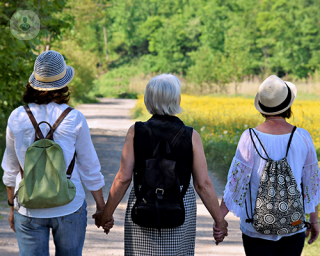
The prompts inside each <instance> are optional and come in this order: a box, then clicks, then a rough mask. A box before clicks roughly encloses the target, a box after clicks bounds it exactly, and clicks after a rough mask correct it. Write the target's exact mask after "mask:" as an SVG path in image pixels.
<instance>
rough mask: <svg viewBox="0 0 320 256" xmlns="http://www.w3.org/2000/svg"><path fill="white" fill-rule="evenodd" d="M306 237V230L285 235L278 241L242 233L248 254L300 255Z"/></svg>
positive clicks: (266, 255) (248, 255)
mask: <svg viewBox="0 0 320 256" xmlns="http://www.w3.org/2000/svg"><path fill="white" fill-rule="evenodd" d="M305 238H306V234H305V232H301V233H298V234H295V235H292V236H287V237H283V238H281V239H280V240H278V241H270V240H265V239H261V238H253V237H250V236H247V235H245V234H242V241H243V246H244V251H245V252H246V256H300V255H301V253H302V249H303V246H304V240H305Z"/></svg>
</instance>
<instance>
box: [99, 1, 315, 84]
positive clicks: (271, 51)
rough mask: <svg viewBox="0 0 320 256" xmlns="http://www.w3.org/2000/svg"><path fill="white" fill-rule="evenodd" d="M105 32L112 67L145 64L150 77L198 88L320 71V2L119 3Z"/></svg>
mask: <svg viewBox="0 0 320 256" xmlns="http://www.w3.org/2000/svg"><path fill="white" fill-rule="evenodd" d="M104 26H105V27H106V34H107V38H108V51H109V55H110V56H109V58H110V59H112V60H117V61H116V62H114V63H113V64H118V65H122V64H123V63H124V62H126V61H132V59H134V58H139V59H140V62H139V65H141V66H142V68H143V70H144V72H145V73H147V72H159V71H161V72H175V73H178V74H182V75H184V76H186V77H187V78H188V79H189V80H190V81H192V82H194V83H196V84H198V85H200V86H201V85H202V84H208V83H209V84H210V83H214V84H216V85H218V86H219V85H221V86H222V85H224V84H226V83H230V82H240V81H242V79H243V78H244V77H246V76H249V75H261V76H262V77H265V76H266V75H269V74H271V73H272V74H278V75H279V76H281V77H283V76H291V77H292V78H296V79H297V78H304V77H307V76H308V75H309V74H313V73H314V71H315V70H317V69H319V64H320V34H319V29H320V0H309V1H306V0H291V1H286V0H162V1H158V0H114V1H109V3H108V6H107V7H106V20H105V25H104ZM101 34H102V33H101ZM101 42H103V41H102V40H101ZM111 67H112V66H111Z"/></svg>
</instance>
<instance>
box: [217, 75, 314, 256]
mask: <svg viewBox="0 0 320 256" xmlns="http://www.w3.org/2000/svg"><path fill="white" fill-rule="evenodd" d="M296 96H297V88H296V86H295V85H294V84H292V83H290V82H286V81H283V80H282V79H280V78H279V77H277V76H275V75H272V76H270V77H268V78H267V79H266V80H265V81H264V82H263V83H262V84H261V85H260V87H259V90H258V93H257V95H256V97H255V101H254V105H255V107H256V109H257V110H258V111H259V112H260V113H261V115H262V116H263V117H264V118H265V121H264V122H263V123H262V124H260V125H258V126H257V127H255V128H253V129H248V130H246V131H244V132H243V134H242V136H241V138H240V141H239V143H238V148H237V150H236V153H235V157H234V159H233V161H232V163H231V166H230V170H229V174H228V181H227V184H226V187H225V191H224V196H223V200H222V203H221V206H220V208H221V211H222V213H223V215H224V216H225V215H226V214H227V213H228V212H229V211H232V212H233V213H234V214H235V215H236V216H238V217H240V229H241V231H242V239H243V245H244V250H245V253H246V255H247V256H251V255H259V256H277V255H279V256H280V255H281V256H298V255H301V253H302V249H303V247H304V241H305V238H306V237H308V236H310V238H309V241H308V243H309V244H311V243H313V242H314V241H315V240H316V239H317V237H318V236H319V221H318V204H319V202H320V170H319V164H318V159H317V153H316V150H315V148H314V145H313V142H312V138H311V136H310V134H309V132H308V131H307V130H305V129H302V128H297V127H295V126H293V125H291V124H290V123H288V122H287V120H286V119H289V118H290V117H291V116H292V110H291V106H292V104H293V103H294V100H295V98H296ZM305 213H309V214H310V219H309V221H310V223H306V220H305ZM214 236H215V238H216V239H219V237H220V232H219V230H217V229H215V232H214Z"/></svg>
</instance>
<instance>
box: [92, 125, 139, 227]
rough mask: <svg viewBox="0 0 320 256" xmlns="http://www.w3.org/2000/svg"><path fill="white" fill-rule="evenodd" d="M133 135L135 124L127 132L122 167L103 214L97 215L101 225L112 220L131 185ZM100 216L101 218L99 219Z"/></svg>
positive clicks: (113, 184) (97, 220)
mask: <svg viewBox="0 0 320 256" xmlns="http://www.w3.org/2000/svg"><path fill="white" fill-rule="evenodd" d="M133 137H134V125H133V126H131V127H130V129H129V131H128V133H127V137H126V140H125V142H124V146H123V150H122V155H121V162H120V169H119V171H118V173H117V175H116V177H115V179H114V181H113V183H112V187H111V190H110V193H109V197H108V200H107V203H106V205H105V207H104V209H103V211H102V214H101V216H99V215H96V216H95V218H96V223H97V222H98V224H99V225H101V226H103V225H104V224H105V223H106V222H109V221H111V220H112V215H113V213H114V211H115V209H116V208H117V206H118V204H119V203H120V202H121V200H122V198H123V196H124V194H125V193H126V191H127V189H128V187H129V186H130V183H131V180H132V171H133V167H134V149H133ZM99 218H101V219H100V220H99ZM99 225H98V226H99Z"/></svg>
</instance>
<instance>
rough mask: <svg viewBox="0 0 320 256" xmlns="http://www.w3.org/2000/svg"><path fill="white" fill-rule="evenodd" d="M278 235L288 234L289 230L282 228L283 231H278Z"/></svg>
mask: <svg viewBox="0 0 320 256" xmlns="http://www.w3.org/2000/svg"><path fill="white" fill-rule="evenodd" d="M277 234H278V235H285V234H288V230H287V229H286V228H282V229H280V230H278V232H277Z"/></svg>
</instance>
